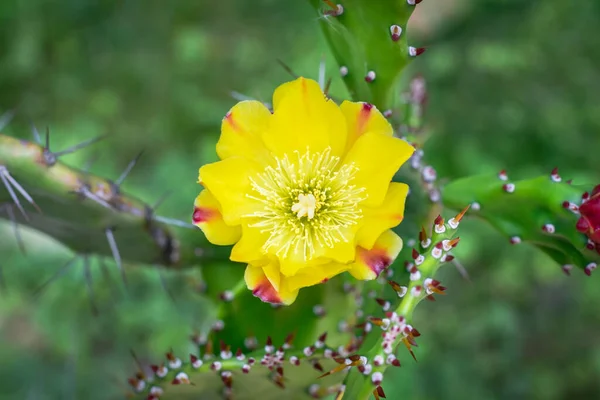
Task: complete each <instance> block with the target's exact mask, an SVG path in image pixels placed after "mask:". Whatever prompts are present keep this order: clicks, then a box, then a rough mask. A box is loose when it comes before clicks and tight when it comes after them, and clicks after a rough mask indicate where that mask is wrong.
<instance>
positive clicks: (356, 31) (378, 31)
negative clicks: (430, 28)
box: [310, 0, 421, 110]
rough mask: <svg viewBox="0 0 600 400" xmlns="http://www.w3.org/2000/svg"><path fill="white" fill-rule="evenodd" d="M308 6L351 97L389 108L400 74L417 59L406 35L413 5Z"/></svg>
mask: <svg viewBox="0 0 600 400" xmlns="http://www.w3.org/2000/svg"><path fill="white" fill-rule="evenodd" d="M310 3H311V5H312V6H313V7H314V8H315V9H316V10H317V12H318V14H319V24H320V25H321V28H322V30H323V33H324V34H325V38H326V39H327V43H328V44H329V45H330V47H331V51H332V53H333V55H334V56H335V58H336V61H337V63H338V65H339V67H340V72H341V75H342V79H343V81H344V83H345V84H346V86H347V87H348V90H349V92H350V95H351V97H352V98H353V99H355V100H360V101H366V102H369V103H372V104H375V105H376V106H377V107H379V108H380V109H381V110H387V109H389V108H390V107H391V106H392V100H393V94H394V93H393V91H394V89H395V88H396V85H395V84H396V83H397V81H398V79H399V77H400V73H401V72H402V71H403V70H404V68H405V67H406V65H407V64H408V63H409V61H410V59H411V57H414V56H416V52H417V50H416V49H415V48H413V49H412V50H409V46H408V42H407V35H406V33H405V32H406V28H407V23H408V19H409V18H410V16H411V14H412V12H413V10H414V8H415V6H414V5H410V4H408V3H407V2H405V1H389V0H385V1H378V2H364V1H360V0H348V1H344V2H340V3H339V4H338V3H337V2H334V1H322V0H311V1H310ZM411 51H412V52H415V53H414V54H413V55H412V56H411V54H410V52H411ZM420 52H421V50H419V53H420Z"/></svg>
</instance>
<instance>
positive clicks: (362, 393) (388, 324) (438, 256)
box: [344, 209, 467, 400]
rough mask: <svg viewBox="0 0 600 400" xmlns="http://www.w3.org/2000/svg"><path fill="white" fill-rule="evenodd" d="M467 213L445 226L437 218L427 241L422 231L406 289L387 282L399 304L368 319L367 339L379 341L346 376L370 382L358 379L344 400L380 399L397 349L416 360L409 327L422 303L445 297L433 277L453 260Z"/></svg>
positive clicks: (412, 331) (396, 363)
mask: <svg viewBox="0 0 600 400" xmlns="http://www.w3.org/2000/svg"><path fill="white" fill-rule="evenodd" d="M466 210H467V209H465V210H463V211H462V212H461V213H460V214H459V215H457V216H456V217H454V218H451V219H450V220H449V221H448V222H447V223H444V220H443V219H442V218H441V217H438V218H437V219H436V221H435V222H434V227H433V231H432V234H431V235H430V236H429V237H427V235H426V233H425V231H423V232H422V233H421V235H420V243H419V245H418V246H417V247H416V248H415V249H413V252H412V258H413V260H412V262H407V263H406V269H407V270H408V272H409V273H410V281H409V283H408V284H407V285H406V286H400V285H399V284H398V283H396V282H394V281H388V282H389V284H390V285H391V286H392V288H393V289H394V291H395V292H396V293H397V295H398V297H399V298H401V300H396V301H395V302H394V301H391V302H389V304H385V303H384V305H383V306H382V307H383V310H384V311H386V314H385V316H386V317H385V318H378V317H370V318H369V319H368V321H370V322H367V326H368V328H367V329H366V331H367V332H370V335H377V337H378V338H377V340H376V342H375V343H374V344H373V345H372V346H370V348H368V349H365V350H367V353H366V354H368V355H367V356H366V358H367V360H368V365H363V366H361V367H360V368H358V369H354V370H352V371H351V372H350V374H348V377H347V382H351V381H352V380H357V381H358V380H359V379H360V378H359V376H358V375H359V374H362V375H367V376H368V377H369V378H370V379H360V381H361V382H362V384H361V385H360V388H356V389H355V388H350V391H352V390H354V391H358V393H353V392H347V393H346V394H345V395H346V396H347V397H344V398H348V399H357V400H368V399H370V398H371V396H375V398H376V399H379V397H380V396H381V397H383V396H382V395H381V393H383V389H382V388H381V387H380V385H381V382H382V381H383V377H384V373H385V372H386V370H387V367H388V366H390V365H393V366H400V363H399V361H398V360H397V358H396V353H397V348H398V347H399V346H401V345H402V346H405V347H406V348H407V349H408V350H409V352H410V353H411V355H412V356H413V358H414V357H415V356H414V353H413V351H412V346H416V342H415V340H414V338H415V337H418V336H420V333H419V332H418V331H417V330H416V329H414V328H413V327H412V326H411V325H410V322H411V320H412V314H413V312H414V310H415V308H416V307H417V305H418V304H419V303H420V302H421V301H422V300H423V299H425V298H430V299H432V296H433V294H434V293H436V294H444V291H445V288H444V287H443V286H441V285H440V283H439V282H438V281H436V280H434V279H433V277H434V276H435V274H436V273H437V271H438V269H439V268H440V266H441V264H443V263H445V262H450V261H452V259H453V258H454V257H453V256H452V255H451V254H450V252H451V250H452V249H453V248H454V247H455V246H456V245H457V244H458V241H459V239H458V238H454V236H455V234H456V228H457V227H458V223H459V222H460V220H461V219H462V217H463V215H464V213H465V212H466ZM417 249H418V250H417ZM389 310H394V311H393V312H392V311H389ZM373 325H375V326H373ZM378 327H380V328H381V330H382V331H383V335H381V334H380V332H379V329H378ZM371 331H375V333H373V332H371ZM415 360H416V358H415ZM357 389H358V390H357Z"/></svg>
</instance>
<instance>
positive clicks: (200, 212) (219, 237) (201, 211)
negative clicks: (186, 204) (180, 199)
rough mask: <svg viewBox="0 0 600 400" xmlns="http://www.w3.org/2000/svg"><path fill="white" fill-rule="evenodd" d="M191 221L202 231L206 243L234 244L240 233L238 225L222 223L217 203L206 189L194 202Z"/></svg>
mask: <svg viewBox="0 0 600 400" xmlns="http://www.w3.org/2000/svg"><path fill="white" fill-rule="evenodd" d="M192 221H193V222H194V225H196V226H197V227H198V228H200V229H202V232H204V234H205V235H206V238H207V239H208V241H209V242H211V243H212V244H216V245H222V246H226V245H231V244H234V243H235V242H237V241H238V240H239V238H240V236H241V233H242V229H241V227H240V226H239V225H238V226H229V225H227V224H226V223H225V221H223V216H222V215H221V211H220V206H219V202H218V201H217V199H215V197H214V196H213V195H212V194H211V193H210V192H209V191H208V190H206V189H204V190H203V191H201V192H200V194H199V195H198V197H196V200H195V201H194V213H193V215H192Z"/></svg>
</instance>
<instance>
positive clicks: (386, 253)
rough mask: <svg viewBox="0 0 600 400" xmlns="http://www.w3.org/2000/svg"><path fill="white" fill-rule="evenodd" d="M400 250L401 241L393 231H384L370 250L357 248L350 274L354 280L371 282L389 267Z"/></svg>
mask: <svg viewBox="0 0 600 400" xmlns="http://www.w3.org/2000/svg"><path fill="white" fill-rule="evenodd" d="M400 250H402V239H401V238H400V236H398V235H396V234H395V233H394V232H393V231H391V230H387V231H385V232H384V233H383V234H382V235H381V236H380V237H379V238H378V239H377V241H376V242H375V245H374V246H373V248H372V249H371V250H367V249H364V248H362V247H357V249H356V261H355V262H354V263H353V264H352V266H351V267H350V270H349V272H350V274H351V275H352V276H353V277H355V278H356V279H360V280H372V279H375V278H377V277H378V276H379V274H380V273H381V271H383V270H384V269H386V268H387V267H389V266H390V264H391V263H392V262H393V261H394V260H395V259H396V257H398V254H399V253H400Z"/></svg>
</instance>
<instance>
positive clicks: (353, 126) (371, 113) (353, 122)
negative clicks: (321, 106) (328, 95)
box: [340, 101, 394, 149]
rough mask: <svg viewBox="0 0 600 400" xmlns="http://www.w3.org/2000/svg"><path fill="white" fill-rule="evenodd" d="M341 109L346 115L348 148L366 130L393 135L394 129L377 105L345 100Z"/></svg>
mask: <svg viewBox="0 0 600 400" xmlns="http://www.w3.org/2000/svg"><path fill="white" fill-rule="evenodd" d="M340 109H341V110H342V112H343V113H344V116H345V117H346V125H347V126H348V139H347V142H346V149H350V148H351V147H352V145H353V144H354V142H355V141H356V139H358V138H359V137H360V136H361V135H363V134H364V133H366V132H374V133H380V134H382V135H386V136H392V135H393V134H394V130H393V128H392V125H390V123H389V122H388V120H387V119H386V118H385V117H384V116H383V115H382V114H381V113H380V112H379V110H378V109H377V107H375V106H374V105H372V104H369V103H362V102H351V101H344V102H343V103H342V105H341V106H340Z"/></svg>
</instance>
